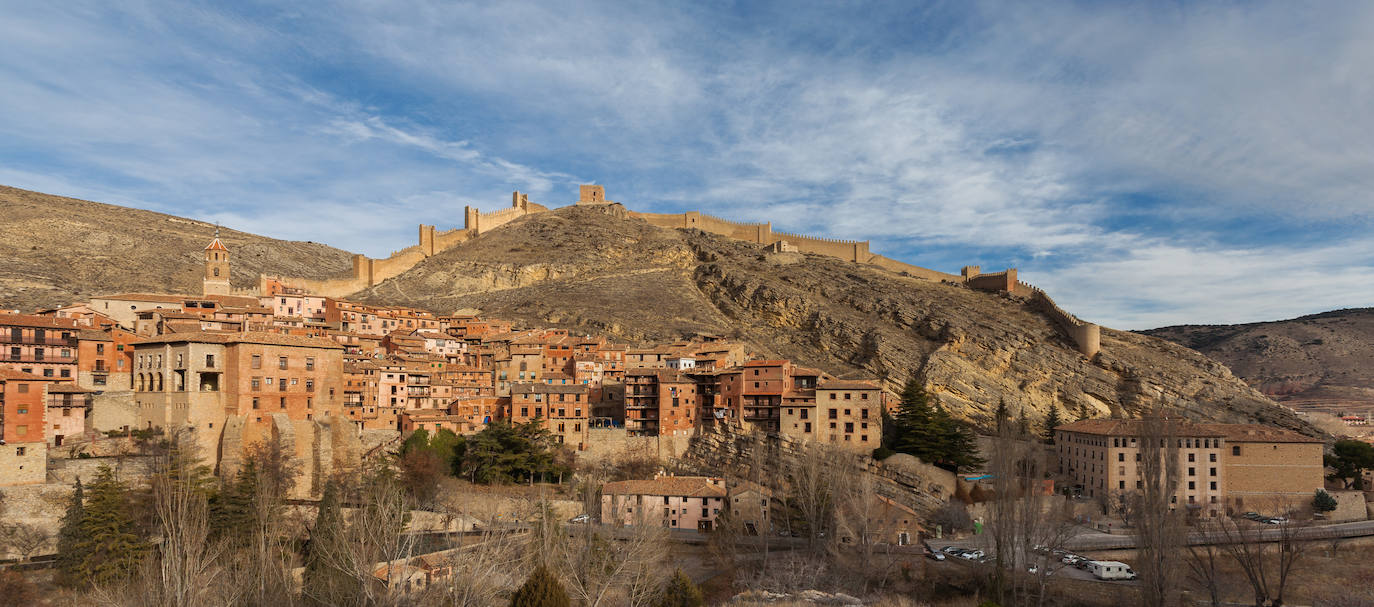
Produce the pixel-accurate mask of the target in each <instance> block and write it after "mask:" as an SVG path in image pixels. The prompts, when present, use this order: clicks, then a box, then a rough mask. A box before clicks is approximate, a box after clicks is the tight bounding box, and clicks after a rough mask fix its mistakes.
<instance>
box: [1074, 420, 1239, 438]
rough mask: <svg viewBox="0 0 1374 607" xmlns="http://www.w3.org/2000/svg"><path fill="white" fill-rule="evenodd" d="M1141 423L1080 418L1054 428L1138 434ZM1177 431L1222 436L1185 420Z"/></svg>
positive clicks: (1087, 432)
mask: <svg viewBox="0 0 1374 607" xmlns="http://www.w3.org/2000/svg"><path fill="white" fill-rule="evenodd" d="M1143 423H1144V422H1143V420H1139V419H1080V420H1078V421H1076V422H1071V423H1067V424H1064V425H1062V426H1056V427H1055V430H1064V431H1066V432H1079V433H1083V434H1098V435H1102V436H1140V433H1141V426H1142V425H1143ZM1177 433H1178V434H1179V435H1180V436H1223V434H1222V433H1221V432H1216V431H1214V430H1212V429H1209V428H1201V427H1199V426H1198V425H1197V424H1190V423H1187V422H1181V423H1179V424H1178V430H1177Z"/></svg>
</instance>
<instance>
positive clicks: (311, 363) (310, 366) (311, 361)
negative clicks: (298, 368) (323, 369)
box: [305, 356, 315, 371]
mask: <svg viewBox="0 0 1374 607" xmlns="http://www.w3.org/2000/svg"><path fill="white" fill-rule="evenodd" d="M305 370H306V371H314V370H315V358H314V357H313V356H307V357H306V359H305Z"/></svg>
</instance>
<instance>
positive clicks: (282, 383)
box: [277, 377, 286, 392]
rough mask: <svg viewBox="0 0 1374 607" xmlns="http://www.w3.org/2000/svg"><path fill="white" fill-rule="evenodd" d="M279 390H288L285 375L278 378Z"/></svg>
mask: <svg viewBox="0 0 1374 607" xmlns="http://www.w3.org/2000/svg"><path fill="white" fill-rule="evenodd" d="M277 391H278V392H285V391H286V378H285V377H281V378H277Z"/></svg>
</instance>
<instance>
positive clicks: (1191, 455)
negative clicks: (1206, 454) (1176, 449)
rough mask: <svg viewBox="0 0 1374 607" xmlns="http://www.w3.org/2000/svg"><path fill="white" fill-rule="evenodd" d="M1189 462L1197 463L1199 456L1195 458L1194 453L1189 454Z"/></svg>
mask: <svg viewBox="0 0 1374 607" xmlns="http://www.w3.org/2000/svg"><path fill="white" fill-rule="evenodd" d="M1188 461H1189V462H1195V461H1197V456H1195V455H1194V454H1192V453H1189V454H1188Z"/></svg>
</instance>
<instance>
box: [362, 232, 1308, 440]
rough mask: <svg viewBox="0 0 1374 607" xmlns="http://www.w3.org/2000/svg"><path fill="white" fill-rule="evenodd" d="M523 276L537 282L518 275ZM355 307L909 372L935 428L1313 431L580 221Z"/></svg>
mask: <svg viewBox="0 0 1374 607" xmlns="http://www.w3.org/2000/svg"><path fill="white" fill-rule="evenodd" d="M531 266H533V267H537V268H541V269H539V270H537V271H531V272H528V273H523V272H522V271H521V270H520V269H521V268H526V267H531ZM487 276H502V277H506V278H505V279H503V280H488V279H487V278H484V277H487ZM355 297H357V298H360V299H363V300H365V301H370V302H375V303H384V304H401V305H413V306H417V307H422V308H427V309H431V310H433V311H435V312H440V313H447V312H451V311H453V310H457V309H463V308H473V309H480V310H482V311H483V313H485V314H488V315H491V316H495V317H501V318H510V319H513V320H516V321H519V322H523V323H526V324H529V325H551V326H560V327H565V328H568V329H570V330H574V331H579V332H587V333H599V334H606V335H609V336H611V337H613V338H616V339H620V340H624V341H628V342H631V343H648V342H652V341H662V340H671V339H680V338H685V337H690V336H692V335H697V334H716V335H726V336H730V337H733V338H736V339H739V340H742V341H744V342H746V343H747V344H748V345H749V346H750V348H751V349H753V350H754V351H755V352H757V353H759V354H763V355H767V356H779V357H786V358H791V359H793V360H796V361H798V362H800V363H801V364H805V365H808V366H814V367H818V368H820V369H823V370H825V371H827V372H829V373H832V374H834V375H837V376H845V375H852V374H856V373H867V374H875V375H877V376H879V377H882V378H884V379H885V380H886V381H887V382H888V385H889V387H891V388H894V389H895V388H896V387H898V386H899V385H900V383H901V382H902V381H904V380H905V379H906V377H907V376H908V375H909V374H910V373H913V372H919V373H921V374H922V375H923V376H924V377H925V378H926V380H927V382H928V384H929V387H930V389H931V391H932V393H933V394H934V395H935V396H936V397H937V398H939V399H940V401H941V402H943V403H945V404H946V405H947V406H949V407H950V409H951V410H952V411H954V412H955V413H956V414H957V415H960V416H963V417H965V418H967V419H970V420H973V421H975V422H979V423H983V424H986V423H987V422H989V421H990V420H991V417H992V412H993V411H994V410H995V409H996V407H997V404H998V403H999V402H1005V403H1006V404H1007V406H1008V407H1010V408H1011V410H1012V411H1013V412H1019V411H1020V410H1022V409H1024V410H1025V411H1026V413H1027V416H1028V417H1029V418H1030V419H1031V420H1032V421H1033V422H1038V421H1039V420H1041V419H1043V417H1044V416H1045V415H1046V413H1047V412H1048V411H1049V409H1050V407H1051V406H1057V407H1059V408H1060V409H1061V410H1063V411H1064V412H1065V415H1066V417H1068V418H1070V419H1072V418H1073V416H1074V415H1076V414H1087V415H1093V416H1108V415H1115V416H1132V415H1135V414H1138V413H1139V412H1140V410H1141V409H1142V407H1145V406H1148V405H1151V404H1153V403H1163V404H1164V405H1165V406H1167V407H1170V408H1172V409H1174V410H1175V411H1178V412H1180V413H1182V414H1184V415H1186V416H1188V417H1192V418H1196V419H1200V420H1211V421H1224V422H1242V421H1260V422H1265V423H1271V424H1276V425H1279V426H1283V427H1288V428H1294V429H1297V430H1300V431H1305V432H1313V430H1312V429H1311V428H1310V427H1309V426H1308V425H1307V424H1305V423H1304V422H1302V421H1301V420H1299V419H1298V418H1297V417H1296V416H1295V415H1294V414H1293V413H1292V411H1290V410H1288V409H1287V408H1284V407H1280V406H1277V405H1276V404H1275V403H1274V402H1273V401H1272V400H1270V399H1268V398H1266V397H1265V396H1264V395H1262V394H1260V393H1259V392H1257V391H1256V390H1254V389H1253V388H1251V387H1250V386H1248V385H1246V384H1245V382H1243V381H1241V380H1240V379H1238V378H1236V377H1235V376H1233V375H1232V374H1231V372H1230V371H1229V370H1228V369H1227V368H1226V367H1225V366H1224V365H1222V364H1220V363H1218V362H1216V361H1214V360H1211V359H1209V358H1207V357H1205V356H1202V355H1200V354H1199V353H1197V352H1196V351H1193V350H1189V349H1187V348H1184V347H1181V346H1179V345H1177V344H1173V343H1170V342H1167V341H1164V340H1160V339H1155V338H1152V337H1148V336H1144V335H1140V334H1135V333H1129V332H1123V331H1114V330H1110V329H1103V332H1102V352H1101V353H1100V354H1099V355H1098V356H1096V357H1093V358H1092V359H1088V358H1085V357H1084V356H1083V355H1081V354H1079V353H1078V352H1077V351H1076V350H1075V348H1074V344H1072V343H1071V342H1070V341H1069V340H1068V339H1067V338H1065V337H1064V336H1063V334H1062V333H1061V332H1060V331H1059V330H1057V329H1056V327H1055V326H1054V325H1053V323H1052V321H1051V320H1050V319H1049V318H1047V317H1046V316H1045V315H1044V314H1042V313H1040V312H1038V311H1037V310H1036V307H1035V306H1033V305H1032V304H1031V302H1030V301H1029V300H1028V299H1026V298H1023V297H1019V296H1014V295H1009V294H995V293H987V292H981V291H974V290H970V289H968V288H966V287H964V286H962V285H957V284H946V283H938V282H933V281H929V280H923V279H918V278H913V277H909V276H904V275H901V274H898V273H894V272H891V271H889V270H885V269H882V268H878V267H875V266H868V265H863V264H856V263H852V262H847V261H842V260H839V259H835V258H832V257H826V256H821V255H811V254H798V253H770V252H768V251H766V250H765V249H764V247H761V246H759V245H755V244H751V243H747V242H742V241H737V240H731V239H728V238H723V237H720V236H716V235H713V234H708V233H705V232H701V231H699V230H691V229H666V228H658V227H654V226H651V225H649V224H647V223H645V222H643V221H640V220H637V219H631V218H625V217H623V216H618V215H616V214H612V213H608V212H604V211H600V210H597V209H592V208H563V209H557V210H554V211H551V212H548V213H541V214H538V215H532V216H528V217H524V218H521V219H519V220H516V221H514V222H511V223H510V224H507V225H505V226H502V227H501V228H498V229H496V230H493V231H491V232H488V233H484V234H482V235H481V236H479V237H477V238H474V239H472V240H471V241H468V242H464V243H462V244H459V245H457V246H454V247H453V248H451V249H448V250H446V251H443V252H442V253H439V254H437V255H435V256H433V257H430V258H428V259H426V260H424V261H423V262H421V263H419V264H417V265H416V266H415V267H414V268H412V269H411V270H410V271H409V272H406V273H404V274H402V275H400V276H397V277H395V278H392V279H389V280H387V281H385V282H383V283H382V284H379V285H377V286H375V287H373V288H371V289H369V290H367V291H364V292H361V293H359V294H357V295H356V296H355ZM1079 312H1083V311H1079ZM1084 315H1085V316H1091V315H1090V314H1086V313H1085V314H1084Z"/></svg>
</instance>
